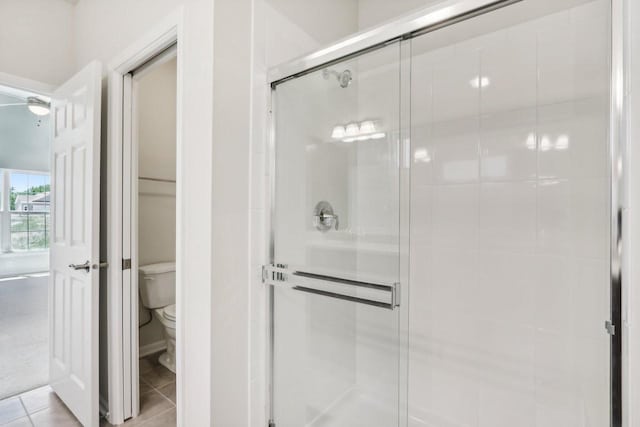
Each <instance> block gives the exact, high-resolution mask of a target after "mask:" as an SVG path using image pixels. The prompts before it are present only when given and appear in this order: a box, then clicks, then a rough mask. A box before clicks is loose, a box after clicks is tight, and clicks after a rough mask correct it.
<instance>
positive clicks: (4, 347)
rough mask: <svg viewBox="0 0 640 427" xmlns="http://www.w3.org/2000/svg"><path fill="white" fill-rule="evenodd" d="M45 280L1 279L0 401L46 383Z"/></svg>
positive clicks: (47, 365) (47, 347)
mask: <svg viewBox="0 0 640 427" xmlns="http://www.w3.org/2000/svg"><path fill="white" fill-rule="evenodd" d="M48 280H49V277H48V276H46V275H45V276H40V277H33V276H30V277H20V278H12V279H0V399H3V398H6V397H9V396H13V395H15V394H19V393H22V392H25V391H28V390H32V389H34V388H37V387H40V386H42V385H45V384H47V382H48V377H49V357H48V354H49V346H48V335H49V328H48V316H47V306H48V303H47V287H48Z"/></svg>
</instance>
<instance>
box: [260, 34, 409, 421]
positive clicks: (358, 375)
mask: <svg viewBox="0 0 640 427" xmlns="http://www.w3.org/2000/svg"><path fill="white" fill-rule="evenodd" d="M399 58H400V45H399V44H398V43H395V44H392V45H389V46H387V47H384V48H381V49H379V50H376V51H374V52H370V53H367V54H364V55H361V56H358V57H355V58H352V59H349V60H346V61H344V62H340V63H337V64H333V65H331V66H328V67H326V68H324V69H320V70H317V71H313V72H311V73H308V74H305V75H303V76H299V77H296V78H294V79H291V80H288V81H285V82H283V83H280V84H278V85H277V86H276V89H275V90H274V104H273V105H274V109H275V119H276V122H275V133H276V138H275V162H276V167H275V171H276V172H275V207H274V209H275V210H274V212H273V260H274V265H273V266H272V268H270V269H269V270H268V276H269V277H268V280H267V283H269V284H270V285H272V286H273V292H274V295H273V305H274V306H273V321H274V333H273V395H272V399H273V402H272V404H273V418H274V421H275V423H276V425H277V426H278V427H301V426H314V427H320V426H331V427H341V426H344V427H356V426H367V427H376V426H379V427H390V426H397V425H398V417H399V411H398V405H399V387H400V378H399V364H400V352H399V340H398V334H399V332H398V331H399V321H400V317H399V313H400V307H399V306H398V305H399V283H398V282H399V281H400V279H399V269H400V264H399V259H400V251H399V244H400V243H399V233H400V216H399V205H400V203H399V186H400V175H399V157H400V155H399V117H400V101H399V98H400V61H399Z"/></svg>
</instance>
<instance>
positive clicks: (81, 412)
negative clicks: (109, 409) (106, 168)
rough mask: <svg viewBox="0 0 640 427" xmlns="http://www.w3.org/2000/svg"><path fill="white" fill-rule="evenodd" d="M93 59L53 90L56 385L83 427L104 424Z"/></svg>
mask: <svg viewBox="0 0 640 427" xmlns="http://www.w3.org/2000/svg"><path fill="white" fill-rule="evenodd" d="M101 71H102V67H101V65H100V63H98V62H92V63H91V64H89V65H88V66H87V67H85V68H84V69H83V70H81V71H80V72H79V73H78V74H76V75H75V76H74V77H72V78H71V79H70V80H69V81H67V82H66V83H64V84H63V85H62V86H60V87H59V88H58V89H57V90H56V91H55V93H54V94H53V97H52V101H51V113H52V115H53V117H52V119H53V120H52V122H53V136H52V158H51V177H52V180H51V183H52V191H51V194H52V197H53V203H52V204H53V209H52V216H51V220H52V229H51V233H52V236H51V248H50V256H51V260H50V273H51V274H50V291H49V328H50V337H49V346H50V348H49V365H50V368H49V370H50V373H49V375H50V384H51V387H52V388H53V390H54V391H55V392H56V394H57V395H58V396H59V397H60V399H62V401H63V402H64V403H65V404H66V405H67V407H68V408H69V409H70V410H71V411H72V412H73V414H74V415H75V416H76V417H77V418H78V420H79V421H80V422H81V423H82V424H83V425H84V426H85V427H94V426H98V425H99V409H98V294H99V292H98V291H99V283H98V276H99V274H98V273H99V262H100V261H99V258H98V257H99V240H98V239H99V221H100V216H99V215H100V212H99V208H100V192H99V190H100V90H101V87H100V82H101Z"/></svg>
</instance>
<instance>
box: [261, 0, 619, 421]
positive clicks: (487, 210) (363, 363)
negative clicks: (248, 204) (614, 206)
mask: <svg viewBox="0 0 640 427" xmlns="http://www.w3.org/2000/svg"><path fill="white" fill-rule="evenodd" d="M507 3H509V5H507V6H505V7H502V8H497V9H496V8H492V10H491V11H487V12H486V13H479V12H478V14H474V16H473V17H471V16H469V15H465V17H464V18H465V19H460V20H449V21H448V22H449V23H450V25H448V26H442V25H440V26H437V28H431V31H424V32H422V33H420V32H412V33H409V34H406V35H405V37H403V40H402V41H401V42H393V43H390V44H387V45H385V46H381V47H380V46H378V47H377V48H376V49H373V48H372V49H371V50H369V51H367V52H366V53H362V54H359V55H357V56H352V57H348V58H347V59H345V60H343V61H341V62H337V63H336V62H333V63H331V64H330V65H327V66H326V67H320V68H317V69H314V70H311V71H308V72H305V73H300V74H298V75H296V76H294V77H292V78H290V79H287V80H284V81H280V82H278V83H277V85H276V86H275V87H274V90H273V96H274V98H273V107H274V111H273V114H274V119H275V121H274V123H275V138H274V159H273V160H274V165H273V166H274V167H273V168H272V170H273V171H275V176H274V186H273V190H274V193H273V195H272V212H271V213H272V235H271V243H272V254H271V255H272V262H273V264H272V265H270V266H268V268H266V269H265V282H266V283H267V284H269V285H270V286H271V289H272V292H273V295H272V296H273V298H272V303H273V307H272V316H273V325H272V326H273V328H272V330H273V333H272V339H273V345H272V362H273V369H272V374H273V375H272V376H273V378H272V394H271V403H272V411H271V413H272V417H273V421H274V422H275V424H276V425H277V427H303V426H304V427H306V426H316V427H317V426H323V427H325V426H326V427H359V426H367V427H394V426H395V427H407V426H410V427H463V426H464V427H605V426H614V427H618V425H619V422H618V419H619V418H620V401H619V393H618V392H619V386H620V385H619V382H618V380H617V378H618V376H617V375H615V372H616V369H617V366H619V365H617V364H618V363H619V362H620V361H619V360H616V359H615V358H616V357H617V353H616V352H615V346H614V347H611V342H612V341H611V336H610V335H609V334H610V333H612V332H613V330H612V328H611V327H605V322H608V321H609V320H611V319H610V316H611V307H612V306H614V307H615V306H616V305H615V303H614V304H612V297H611V287H612V285H611V277H612V276H611V263H610V248H611V245H610V243H611V216H610V212H611V198H612V196H611V183H612V182H615V180H614V179H612V171H611V167H610V165H611V154H610V153H611V146H610V141H609V123H610V113H609V111H610V75H611V73H610V69H611V66H610V56H611V36H610V34H611V31H612V28H611V11H610V7H611V1H610V0H523V1H520V2H505V4H507ZM441 12H442V13H443V14H445V15H446V12H447V9H446V8H445V9H444V10H443V11H441ZM436 15H437V14H436ZM433 16H435V15H433ZM426 21H428V19H427V20H426ZM426 21H425V22H426ZM388 28H390V27H387V29H388ZM327 51H329V50H327ZM614 267H615V265H614ZM616 332H617V331H616ZM612 348H613V351H612ZM612 354H613V355H614V360H612V358H611V355H612ZM612 367H613V369H612ZM611 372H614V376H613V377H612V374H611ZM612 378H613V379H614V380H615V381H612Z"/></svg>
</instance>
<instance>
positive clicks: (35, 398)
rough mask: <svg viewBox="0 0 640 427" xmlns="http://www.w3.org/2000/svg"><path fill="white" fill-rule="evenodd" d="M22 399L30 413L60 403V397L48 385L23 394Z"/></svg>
mask: <svg viewBox="0 0 640 427" xmlns="http://www.w3.org/2000/svg"><path fill="white" fill-rule="evenodd" d="M20 399H22V403H23V404H24V407H25V408H26V409H27V412H28V413H29V414H33V413H34V412H38V411H40V410H42V409H45V408H48V407H49V406H52V405H53V404H56V403H60V399H59V398H58V396H56V394H55V393H54V392H53V389H52V388H51V387H49V386H48V385H47V386H44V387H40V388H37V389H35V390H31V391H28V392H26V393H23V394H21V395H20Z"/></svg>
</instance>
